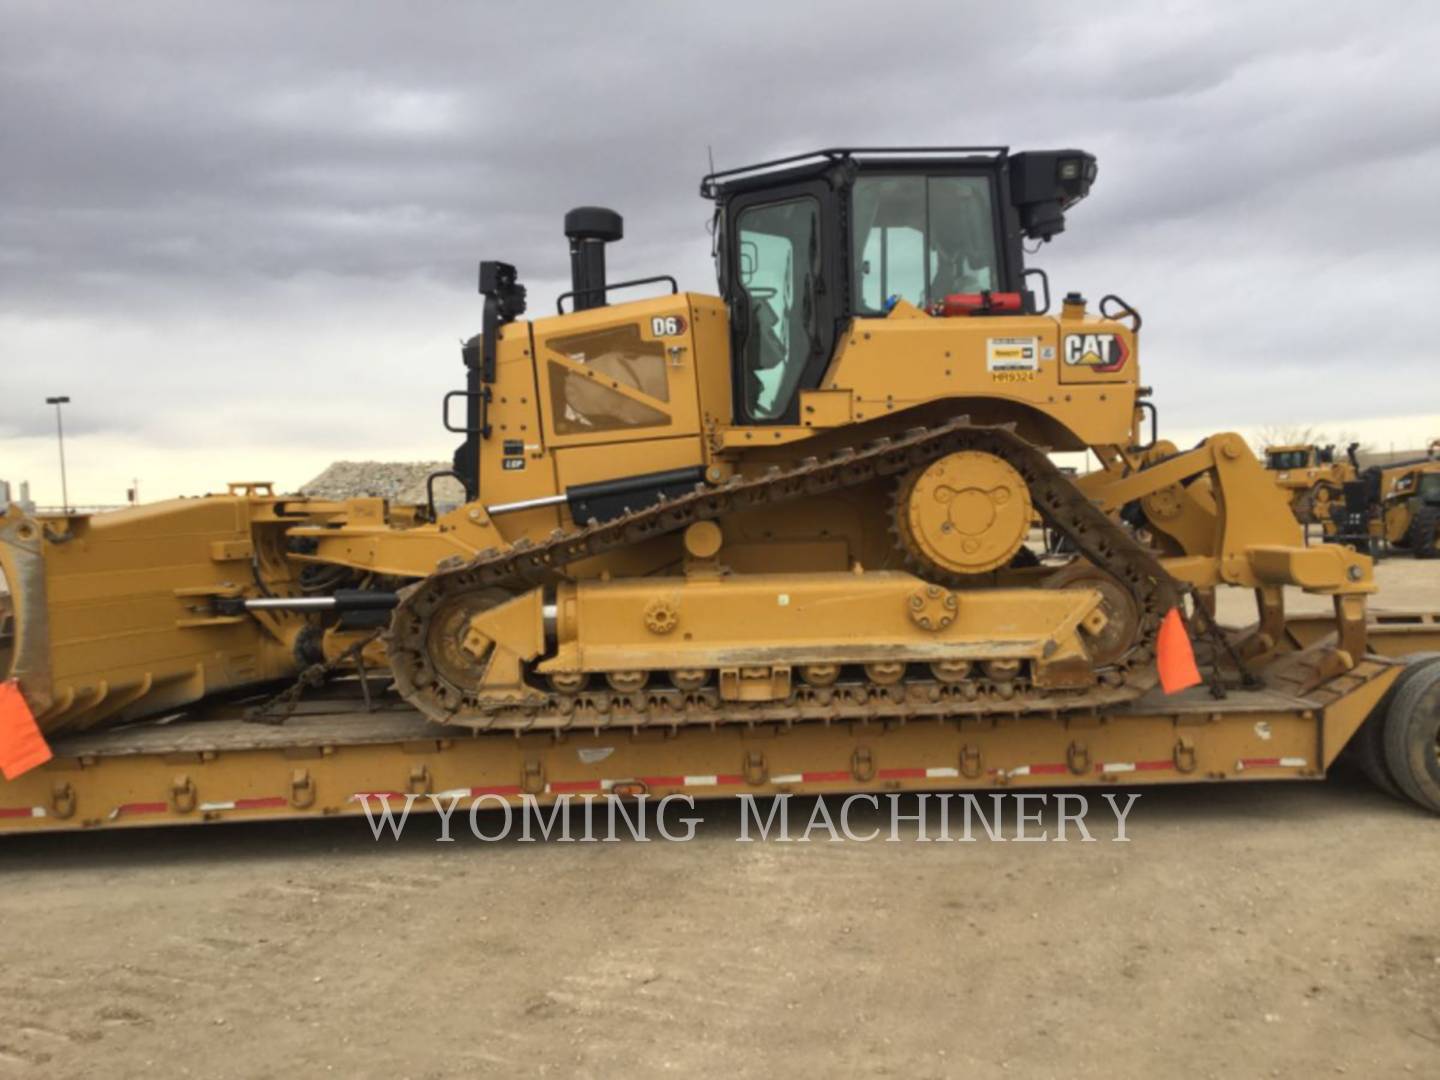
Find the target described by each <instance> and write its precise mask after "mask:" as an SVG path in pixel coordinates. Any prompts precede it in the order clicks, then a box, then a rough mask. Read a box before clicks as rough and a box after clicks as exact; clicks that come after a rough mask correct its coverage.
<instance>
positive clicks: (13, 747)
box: [0, 679, 55, 780]
mask: <svg viewBox="0 0 1440 1080" xmlns="http://www.w3.org/2000/svg"><path fill="white" fill-rule="evenodd" d="M54 756H55V755H54V753H53V752H52V751H51V750H50V744H49V743H47V742H46V741H45V736H44V735H41V734H40V725H38V724H37V723H35V714H34V713H32V712H31V711H30V704H29V702H27V701H26V700H25V695H24V694H22V693H21V692H20V684H19V683H18V682H16V681H15V680H14V679H10V680H8V681H7V682H3V683H0V773H4V774H5V779H6V780H14V779H15V778H16V777H17V776H24V775H25V774H26V773H27V772H29V771H30V770H31V769H34V768H37V767H38V766H40V765H44V764H45V762H47V761H49V760H50V759H51V758H52V757H54Z"/></svg>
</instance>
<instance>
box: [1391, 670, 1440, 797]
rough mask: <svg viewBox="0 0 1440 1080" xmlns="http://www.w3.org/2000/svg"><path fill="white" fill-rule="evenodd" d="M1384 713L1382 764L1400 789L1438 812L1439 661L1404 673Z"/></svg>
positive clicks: (1439, 784)
mask: <svg viewBox="0 0 1440 1080" xmlns="http://www.w3.org/2000/svg"><path fill="white" fill-rule="evenodd" d="M1400 677H1401V678H1402V679H1404V680H1405V682H1404V685H1403V686H1400V687H1399V688H1398V689H1397V691H1396V693H1395V697H1394V699H1393V700H1392V701H1391V702H1390V707H1389V708H1388V709H1387V710H1386V711H1385V724H1384V728H1385V763H1386V764H1387V765H1388V766H1389V767H1390V775H1391V776H1392V777H1393V778H1394V780H1395V783H1396V784H1397V785H1398V786H1399V788H1400V790H1401V791H1403V792H1404V793H1405V794H1406V795H1408V796H1410V798H1411V799H1413V800H1415V802H1417V803H1419V804H1420V805H1421V806H1423V807H1425V808H1426V809H1427V810H1431V811H1434V812H1437V813H1440V742H1437V739H1440V662H1436V661H1435V660H1426V661H1422V662H1421V663H1419V664H1417V665H1413V666H1412V667H1411V668H1410V669H1408V670H1406V671H1405V672H1404V673H1403V674H1402V675H1401V676H1400Z"/></svg>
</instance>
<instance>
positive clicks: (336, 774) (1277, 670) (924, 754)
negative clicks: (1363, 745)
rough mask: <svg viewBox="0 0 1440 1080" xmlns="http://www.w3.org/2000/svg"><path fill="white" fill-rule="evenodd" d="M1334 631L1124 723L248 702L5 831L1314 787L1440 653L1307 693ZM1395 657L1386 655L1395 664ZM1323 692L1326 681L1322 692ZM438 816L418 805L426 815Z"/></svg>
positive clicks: (109, 760) (154, 745)
mask: <svg viewBox="0 0 1440 1080" xmlns="http://www.w3.org/2000/svg"><path fill="white" fill-rule="evenodd" d="M1327 624H1328V625H1329V626H1330V627H1333V625H1334V624H1333V621H1331V620H1327V619H1310V618H1307V617H1304V616H1301V617H1296V618H1294V619H1292V620H1291V621H1290V622H1289V623H1288V624H1287V628H1288V630H1289V632H1290V637H1291V639H1292V641H1293V642H1294V643H1295V645H1296V646H1297V649H1298V651H1295V652H1291V653H1288V654H1285V655H1283V656H1281V657H1280V658H1278V659H1277V660H1275V661H1274V662H1272V664H1271V665H1270V666H1269V667H1268V668H1267V669H1266V671H1265V680H1264V681H1265V683H1266V685H1265V687H1264V688H1260V689H1240V688H1230V689H1227V690H1226V692H1225V695H1224V696H1223V697H1221V698H1217V697H1215V696H1213V695H1212V693H1211V692H1210V690H1209V689H1208V688H1207V687H1204V686H1200V687H1195V688H1193V689H1191V690H1187V691H1185V692H1184V693H1182V694H1177V695H1172V696H1169V697H1166V696H1164V695H1163V694H1160V693H1159V692H1158V690H1157V691H1154V692H1151V693H1150V694H1147V695H1146V696H1145V697H1143V698H1141V699H1139V700H1137V701H1135V702H1133V703H1131V704H1130V705H1128V706H1126V707H1123V708H1118V709H1114V710H1111V711H1097V712H1080V713H1057V714H1055V715H1053V716H1051V717H1040V718H1037V717H1034V716H1028V717H1024V718H1017V717H1007V716H1003V715H992V716H979V717H977V716H956V717H949V718H935V717H923V716H906V715H898V714H892V713H893V712H894V710H887V709H886V707H885V706H884V705H883V704H877V706H876V712H875V715H874V716H873V717H870V718H866V719H863V720H854V719H846V720H842V721H833V722H825V721H818V722H804V723H788V724H786V723H772V722H766V721H765V720H764V718H763V712H762V711H760V710H758V709H757V722H755V723H753V724H734V723H729V724H716V725H713V726H696V725H680V726H674V725H656V726H653V727H645V726H640V727H634V726H632V727H626V728H623V729H594V728H584V727H578V726H577V727H573V728H570V729H568V730H559V731H556V730H548V731H535V732H521V733H512V732H501V733H485V734H477V733H474V732H472V731H469V730H466V729H458V728H448V727H443V726H441V725H438V724H436V723H434V722H433V721H430V720H427V719H426V718H424V717H423V716H421V715H420V714H419V713H417V712H415V711H414V710H412V709H410V708H408V707H407V706H405V705H404V704H403V703H401V702H400V701H398V700H397V699H394V698H391V697H389V696H387V695H384V694H376V695H372V697H371V700H370V701H369V702H368V706H367V702H366V700H365V697H364V696H363V695H362V693H361V690H362V688H361V686H360V684H359V682H358V680H354V679H351V680H342V681H337V682H335V683H332V684H331V685H329V686H327V687H325V688H324V689H323V691H318V692H317V693H316V695H315V696H313V697H310V698H306V699H302V700H300V701H299V702H297V703H296V705H295V707H294V710H293V712H292V713H291V715H289V716H288V717H287V718H286V719H285V720H284V722H283V723H275V722H256V721H255V720H252V719H247V717H246V713H247V708H248V707H249V706H251V705H253V699H249V700H231V701H225V702H215V703H207V704H205V705H203V706H202V707H199V708H196V709H192V710H189V711H187V712H186V713H184V714H181V715H178V716H174V717H165V718H161V719H159V720H156V721H150V722H146V723H143V724H135V725H131V726H129V727H125V728H120V729H115V730H108V731H104V732H99V733H94V734H77V735H72V736H69V737H66V738H63V739H59V740H56V741H55V742H54V744H53V747H52V749H53V750H54V753H55V758H54V759H53V760H52V761H51V762H49V763H48V764H47V765H45V766H43V767H41V768H39V769H36V770H34V771H33V772H31V773H29V774H27V775H25V776H23V777H20V778H18V779H16V780H14V781H11V782H9V783H3V784H0V832H22V831H24V832H29V831H37V830H41V831H43V830H71V829H93V828H105V827H132V826H151V825H161V824H166V825H179V824H199V823H205V822H220V821H241V820H281V819H294V818H305V817H317V816H336V815H358V814H363V813H364V812H365V809H366V804H367V799H366V797H367V796H369V797H370V802H371V803H372V804H373V803H374V801H375V800H376V799H394V800H403V799H404V798H405V796H406V795H418V796H425V795H431V794H433V795H436V796H437V797H440V798H441V799H443V800H447V804H448V800H450V799H454V798H458V799H459V800H460V804H459V805H461V806H462V807H463V806H467V805H468V804H470V803H471V802H472V801H473V800H475V799H480V798H485V797H488V798H489V799H491V800H505V801H509V802H515V803H518V802H520V801H521V800H522V799H524V798H526V797H533V798H534V799H535V800H536V801H538V802H540V803H546V802H551V801H553V800H554V799H555V798H556V797H558V796H561V795H585V794H593V795H605V794H618V795H632V796H633V795H638V794H641V793H645V794H650V795H652V796H656V797H660V796H664V795H669V794H683V795H690V796H692V797H694V798H696V799H702V798H715V797H724V796H730V795H738V794H742V793H749V794H753V795H773V794H780V793H795V794H832V793H849V792H876V793H878V792H890V791H896V792H899V791H945V790H979V789H987V788H989V789H997V790H1003V789H1010V788H1036V787H1078V786H1100V787H1119V786H1125V787H1131V786H1135V785H1138V784H1156V783H1179V782H1212V783H1213V782H1224V781H1233V780H1252V779H1316V778H1320V777H1323V776H1324V775H1325V771H1326V769H1327V768H1328V767H1329V766H1330V765H1331V763H1332V762H1333V761H1334V759H1335V757H1336V756H1337V755H1338V753H1339V752H1340V750H1341V749H1342V748H1343V747H1344V745H1345V744H1346V742H1347V741H1348V740H1349V739H1350V737H1351V736H1352V735H1353V734H1354V733H1355V731H1356V730H1357V729H1358V728H1359V727H1360V725H1361V724H1362V723H1363V722H1364V720H1365V719H1366V717H1367V716H1368V715H1369V714H1370V713H1371V711H1372V710H1374V708H1375V707H1376V705H1377V704H1378V703H1379V702H1380V701H1381V700H1382V698H1383V696H1384V694H1385V692H1386V690H1387V689H1388V688H1389V687H1390V685H1391V684H1392V683H1393V681H1394V679H1395V677H1396V676H1397V675H1398V673H1399V671H1400V670H1401V668H1402V666H1403V665H1402V663H1401V661H1399V660H1398V659H1395V658H1396V657H1400V656H1404V655H1407V654H1409V653H1412V652H1417V651H1422V650H1425V649H1430V648H1436V647H1440V620H1437V619H1435V618H1434V617H1433V616H1428V615H1427V616H1414V617H1412V616H1389V615H1383V614H1382V615H1380V616H1378V617H1376V618H1374V620H1373V621H1372V623H1371V624H1370V642H1371V647H1372V648H1373V649H1376V650H1378V651H1377V652H1376V653H1374V654H1372V655H1370V656H1367V657H1366V658H1365V659H1363V660H1362V661H1361V663H1360V664H1359V665H1357V666H1356V667H1355V668H1353V669H1352V670H1350V671H1348V672H1345V673H1344V674H1341V675H1339V676H1336V677H1333V678H1330V679H1327V680H1325V681H1323V682H1321V683H1319V684H1318V685H1314V686H1312V687H1311V688H1310V689H1309V690H1307V691H1305V692H1292V690H1291V689H1287V687H1289V686H1290V684H1291V683H1297V684H1298V683H1303V682H1305V681H1306V679H1305V673H1306V672H1307V671H1308V670H1309V669H1308V668H1307V657H1308V656H1309V655H1311V654H1317V655H1318V654H1319V653H1320V652H1322V651H1323V650H1321V649H1320V648H1319V647H1318V645H1317V641H1316V639H1317V638H1318V637H1319V635H1320V632H1321V630H1322V628H1323V627H1324V626H1325V625H1327ZM1386 654H1389V655H1386ZM1308 681H1310V682H1314V679H1313V678H1310V679H1309V680H1308ZM432 805H433V804H432V803H431V801H430V800H429V799H426V798H421V799H418V800H416V801H415V803H414V807H415V809H416V810H425V809H429V808H430V807H431V806H432Z"/></svg>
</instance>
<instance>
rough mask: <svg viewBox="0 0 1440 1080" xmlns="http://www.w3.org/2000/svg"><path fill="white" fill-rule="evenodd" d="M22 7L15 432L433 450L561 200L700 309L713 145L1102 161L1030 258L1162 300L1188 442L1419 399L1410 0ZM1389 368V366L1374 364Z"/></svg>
mask: <svg viewBox="0 0 1440 1080" xmlns="http://www.w3.org/2000/svg"><path fill="white" fill-rule="evenodd" d="M0 22H3V26H4V32H3V33H0V139H3V142H0V158H3V161H4V168H3V169H0V431H4V432H7V433H10V434H27V433H28V434H41V433H43V432H45V431H48V424H49V417H48V416H47V415H45V414H44V413H43V412H37V410H36V408H35V404H34V398H35V395H36V394H37V393H42V392H43V391H44V387H45V386H48V385H55V384H56V381H57V380H59V379H64V380H66V381H67V385H69V386H76V385H78V386H81V387H84V388H86V389H87V390H92V399H93V396H94V393H97V392H101V393H104V394H106V400H107V402H110V401H113V402H114V403H116V404H117V406H118V407H116V408H113V409H94V410H92V411H91V412H90V413H89V414H88V415H77V417H76V420H75V423H76V425H77V431H81V432H83V431H85V430H107V431H118V432H126V433H133V434H141V435H144V434H148V435H150V436H152V437H154V438H155V439H159V440H164V439H167V438H168V439H180V438H182V433H183V432H184V430H185V428H184V426H183V425H182V424H180V423H179V421H178V420H176V419H175V418H176V417H179V416H182V415H187V414H190V413H192V412H193V411H194V410H195V409H196V408H197V407H199V408H202V409H207V408H215V407H217V405H218V403H220V402H223V403H224V410H225V412H226V414H227V415H229V416H231V417H233V419H234V422H235V423H236V424H244V425H246V426H247V428H248V429H249V430H251V431H255V430H256V429H257V428H258V429H260V430H264V431H267V432H268V431H274V432H275V433H276V437H277V438H279V437H280V431H281V430H282V429H286V430H288V431H289V432H290V434H289V436H288V437H289V438H291V439H293V440H296V441H298V442H305V443H308V444H312V445H315V446H321V445H324V444H325V442H326V441H327V440H333V439H334V438H335V437H336V436H337V434H339V433H342V432H343V431H345V430H347V429H349V428H353V427H354V426H355V425H357V424H361V423H364V422H369V420H370V419H372V418H373V417H375V416H377V415H382V414H384V413H385V412H386V411H388V412H389V414H390V415H392V416H394V417H396V418H397V422H403V423H406V424H409V425H412V426H413V427H414V428H415V429H416V430H417V431H420V432H423V436H424V438H425V439H427V440H430V439H434V440H442V441H443V439H445V438H448V437H446V436H443V434H442V433H439V432H438V431H437V430H435V429H436V427H437V425H436V422H435V419H436V418H435V415H434V414H435V405H434V396H435V395H436V394H438V393H439V392H440V391H441V390H443V389H444V388H447V387H448V386H449V385H451V384H453V382H454V380H455V379H456V378H457V377H458V375H457V373H456V371H455V369H454V357H453V353H450V352H449V351H448V350H450V349H451V348H453V340H454V338H455V337H457V336H459V335H460V334H463V333H467V332H469V331H471V330H472V329H473V328H474V324H475V323H476V321H477V318H478V304H477V303H476V301H475V298H474V284H473V282H474V266H475V261H476V260H477V259H478V258H479V257H481V256H489V257H503V258H506V259H508V260H510V261H513V262H515V263H517V264H518V265H519V266H520V267H521V269H522V272H523V274H524V276H525V277H526V279H527V280H528V281H529V282H530V284H531V285H532V287H533V292H534V300H533V303H532V310H534V311H535V312H536V313H542V312H544V311H547V310H549V309H550V301H551V299H552V297H553V294H554V292H555V291H558V289H559V288H561V287H562V283H563V280H564V276H565V248H564V242H563V239H562V237H561V235H560V216H561V214H562V213H563V212H564V210H566V209H567V208H568V207H570V206H572V205H576V204H579V203H587V202H599V203H604V204H608V205H614V206H615V207H617V208H618V209H620V210H621V211H622V212H624V213H625V214H626V217H627V233H628V236H627V239H626V240H625V242H624V243H623V244H622V245H621V246H620V247H619V248H618V249H617V250H616V251H615V254H614V255H613V256H612V259H613V262H614V265H615V269H616V272H617V273H627V274H629V273H633V274H636V275H638V274H644V273H654V272H657V271H661V270H665V271H672V272H677V273H678V274H680V276H681V278H682V283H683V284H685V285H687V286H688V287H692V288H701V289H711V288H713V284H712V281H713V278H712V275H711V272H710V269H709V264H708V241H707V237H706V235H705V231H704V225H705V221H706V217H707V207H706V206H705V205H704V204H703V203H702V202H701V201H700V199H699V198H698V196H697V194H696V185H697V182H698V179H699V176H700V174H701V173H702V172H703V171H704V167H705V160H706V153H707V147H713V150H714V153H715V156H716V159H717V162H718V163H719V164H721V165H722V166H723V165H733V164H738V163H742V162H744V161H747V160H753V159H759V158H762V157H765V156H769V155H774V154H778V153H785V152H793V151H795V150H802V149H808V148H811V147H816V146H821V145H835V144H845V143H863V144H905V143H928V144H942V143H955V142H965V143H991V142H1001V143H1007V144H1010V145H1013V146H1016V147H1025V146H1043V145H1078V146H1082V147H1085V148H1087V149H1090V150H1092V151H1094V152H1096V153H1097V154H1098V155H1099V157H1100V161H1101V173H1100V181H1099V183H1098V185H1097V187H1096V189H1095V192H1094V194H1093V195H1092V197H1091V199H1090V200H1089V202H1088V203H1086V204H1085V205H1083V206H1081V207H1079V208H1077V210H1076V211H1075V212H1074V213H1073V214H1072V216H1071V228H1070V231H1069V232H1068V233H1067V234H1066V235H1065V236H1063V237H1061V238H1060V239H1059V240H1057V241H1056V242H1055V243H1054V244H1053V245H1051V247H1050V248H1048V249H1047V250H1046V251H1045V252H1043V253H1042V255H1041V256H1040V257H1039V260H1038V261H1039V262H1040V263H1041V264H1042V265H1046V266H1047V267H1048V268H1049V269H1050V270H1051V273H1052V277H1053V278H1054V279H1055V281H1056V284H1057V286H1058V287H1059V288H1060V289H1062V290H1063V289H1065V288H1070V287H1081V288H1083V289H1084V290H1085V291H1087V292H1089V293H1091V294H1092V295H1098V294H1100V293H1102V292H1108V291H1116V292H1120V293H1122V294H1124V295H1126V296H1127V298H1130V299H1132V300H1133V301H1134V302H1135V303H1136V304H1137V305H1138V306H1141V307H1142V308H1144V309H1145V312H1146V315H1147V330H1146V340H1145V358H1146V363H1147V379H1148V381H1152V382H1155V383H1156V384H1157V386H1158V388H1159V390H1160V394H1161V398H1162V401H1163V400H1168V401H1169V402H1171V408H1170V415H1173V416H1176V417H1178V418H1179V419H1181V420H1183V421H1184V422H1186V423H1190V424H1194V425H1201V424H1204V425H1207V426H1214V427H1225V426H1229V425H1232V424H1241V423H1262V422H1269V421H1273V422H1282V421H1294V422H1308V421H1309V420H1310V419H1311V418H1312V416H1318V415H1322V414H1323V415H1337V414H1338V415H1344V413H1345V411H1346V410H1353V411H1355V412H1356V413H1363V414H1366V415H1384V414H1386V413H1390V412H1394V413H1401V412H1410V413H1413V412H1417V411H1427V410H1435V409H1436V408H1437V401H1436V398H1435V395H1434V394H1433V392H1431V391H1430V388H1429V385H1428V384H1427V383H1426V382H1425V378H1426V373H1427V372H1428V370H1429V365H1430V364H1431V363H1432V357H1433V348H1432V346H1431V345H1430V344H1429V342H1430V341H1431V340H1432V338H1431V334H1430V327H1429V326H1428V321H1429V320H1428V315H1429V306H1430V300H1429V298H1430V296H1432V295H1433V293H1434V291H1435V289H1436V287H1437V286H1440V274H1437V271H1436V262H1435V255H1434V241H1435V239H1436V235H1435V234H1436V228H1435V221H1436V215H1435V212H1434V210H1433V209H1431V206H1432V204H1433V194H1432V188H1433V183H1434V181H1433V177H1434V176H1435V175H1436V174H1437V170H1436V166H1437V165H1440V128H1437V125H1436V124H1435V122H1434V114H1435V108H1436V102H1437V101H1440V70H1437V65H1436V64H1435V63H1434V61H1433V57H1434V56H1435V55H1437V53H1440V29H1437V28H1440V16H1437V15H1435V14H1434V13H1433V9H1431V8H1430V7H1429V6H1428V5H1425V4H1419V3H1415V4H1406V3H1392V4H1387V5H1386V6H1385V8H1384V17H1383V18H1380V19H1369V18H1366V17H1365V16H1364V13H1363V12H1362V11H1361V10H1360V9H1357V8H1353V7H1350V6H1348V5H1344V6H1340V5H1337V6H1336V7H1335V8H1334V9H1332V10H1317V8H1316V6H1315V5H1314V4H1301V3H1284V4H1267V5H1263V6H1261V5H1255V4H1238V3H1237V4H1223V3H1195V4H1157V5H1133V6H1132V5H1124V6H1122V5H1107V4H1088V5H1081V6H1071V7H1069V8H1063V9H1062V8H1059V7H1057V6H1055V5H1050V4H1041V3H1034V4H1023V3H1010V4H1004V5H994V4H974V5H967V4H953V3H934V4H899V5H891V6H888V7H887V6H883V5H882V6H878V7H877V6H876V5H875V4H873V3H865V4H860V3H830V4H826V5H823V6H818V7H817V6H814V5H782V4H778V3H774V2H770V3H760V2H753V0H737V2H735V3H731V4H727V5H720V6H711V7H709V8H704V9H701V8H696V7H694V6H693V5H683V6H682V5H670V4H660V3H657V4H638V3H618V4H603V5H599V4H584V3H578V2H575V3H565V4H561V3H558V2H557V3H553V4H544V5H505V6H481V5H434V6H426V7H420V8H417V7H415V6H413V5H412V6H401V5H388V4H354V3H339V2H335V3H312V4H304V5H297V4H282V3H265V2H254V3H247V4H243V5H215V4H209V5H188V4H178V3H177V4H168V3H154V2H151V3H145V2H136V3H127V4H124V5H94V6H92V7H89V8H87V9H84V10H82V9H79V8H76V7H70V6H57V5H53V4H47V3H26V2H18V0H0ZM307 303H308V306H307ZM377 311H382V312H385V313H389V314H390V315H391V319H390V321H389V322H381V321H379V316H378V315H377ZM423 320H438V321H437V322H435V323H433V324H432V323H431V322H429V321H423ZM117 326H118V327H123V328H124V330H125V336H124V341H123V342H122V345H123V348H121V347H120V346H113V347H112V340H111V335H112V333H115V330H114V327H117ZM347 326H348V327H352V328H353V330H354V339H353V344H352V345H351V346H350V348H352V349H353V352H352V353H351V355H350V357H349V358H348V359H343V358H342V357H343V354H344V351H345V348H346V347H345V346H344V344H343V342H344V341H345V340H346V336H345V330H346V328H347ZM37 327H40V328H43V327H49V328H50V329H49V330H48V331H46V332H41V330H39V329H37ZM389 330H394V331H395V332H396V333H395V334H394V335H387V331H389ZM401 330H403V331H404V332H405V334H406V335H408V337H402V336H400V334H399V331H401ZM402 340H408V341H411V342H413V345H411V346H403V345H402V344H400V342H401V341H402ZM226 342H229V343H231V344H232V345H233V348H227V346H226ZM244 343H249V345H250V346H251V347H252V351H251V352H250V353H248V354H246V355H244V356H238V357H237V355H236V354H235V351H234V350H235V349H241V348H242V345H243V344H244ZM322 344H323V345H324V346H325V348H321V345H322ZM397 350H404V355H405V357H406V359H405V361H404V362H403V363H401V364H398V365H397V364H395V363H394V361H393V359H392V358H393V357H394V356H395V355H396V352H397ZM122 356H123V358H124V363H125V370H124V371H123V372H117V371H115V370H114V364H115V363H116V361H117V358H119V357H122ZM1376 364H1382V365H1383V369H1384V371H1385V372H1386V373H1387V375H1390V376H1394V377H1390V378H1387V379H1383V380H1379V379H1367V380H1363V381H1357V380H1352V378H1351V374H1352V373H1353V372H1354V371H1356V370H1357V368H1358V369H1359V370H1374V369H1375V368H1374V365H1376ZM237 368H238V369H241V372H240V373H243V374H244V375H245V378H244V380H243V385H242V386H239V387H237V385H236V383H237V379H236V376H237ZM1297 375H1299V376H1300V378H1299V379H1298V380H1297V378H1296V376H1297ZM92 388H93V389H92ZM300 401H303V402H305V403H306V408H305V409H303V410H301V409H299V408H297V405H296V403H297V402H300ZM1327 410H1328V412H1327ZM1278 412H1283V413H1284V414H1285V415H1283V416H1279V415H1277V413H1278Z"/></svg>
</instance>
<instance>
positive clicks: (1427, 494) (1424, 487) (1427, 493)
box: [1420, 472, 1440, 502]
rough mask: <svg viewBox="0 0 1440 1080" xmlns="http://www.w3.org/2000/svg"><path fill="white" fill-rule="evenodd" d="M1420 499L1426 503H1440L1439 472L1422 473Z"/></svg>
mask: <svg viewBox="0 0 1440 1080" xmlns="http://www.w3.org/2000/svg"><path fill="white" fill-rule="evenodd" d="M1420 497H1421V498H1422V499H1424V500H1425V501H1426V502H1440V472H1432V473H1424V474H1423V475H1422V476H1421V477H1420Z"/></svg>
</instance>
